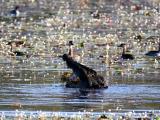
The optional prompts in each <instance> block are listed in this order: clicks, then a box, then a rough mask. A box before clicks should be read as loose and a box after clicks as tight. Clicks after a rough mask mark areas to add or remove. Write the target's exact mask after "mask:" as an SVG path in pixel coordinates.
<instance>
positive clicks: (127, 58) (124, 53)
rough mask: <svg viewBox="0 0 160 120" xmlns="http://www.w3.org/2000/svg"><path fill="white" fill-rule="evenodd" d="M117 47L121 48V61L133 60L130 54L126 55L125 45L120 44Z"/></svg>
mask: <svg viewBox="0 0 160 120" xmlns="http://www.w3.org/2000/svg"><path fill="white" fill-rule="evenodd" d="M118 47H122V48H123V51H122V55H121V58H122V59H125V60H133V59H134V56H133V55H132V54H129V53H126V49H127V47H126V44H124V43H122V44H120V45H119V46H118Z"/></svg>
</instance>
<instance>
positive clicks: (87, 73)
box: [62, 54, 108, 89]
mask: <svg viewBox="0 0 160 120" xmlns="http://www.w3.org/2000/svg"><path fill="white" fill-rule="evenodd" d="M62 59H63V60H64V61H65V62H66V64H67V66H68V67H69V68H71V69H72V71H73V74H74V75H75V77H77V78H79V81H76V82H72V81H69V82H67V84H66V87H74V88H81V89H87V88H89V89H98V88H107V87H108V86H107V83H106V81H105V80H104V78H103V76H100V75H98V74H97V72H96V71H95V70H93V69H91V68H89V67H87V66H84V65H82V64H80V63H78V62H76V61H75V60H74V59H72V57H70V56H69V55H67V54H64V55H63V56H62ZM76 80H77V79H76Z"/></svg>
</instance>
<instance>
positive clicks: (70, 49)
mask: <svg viewBox="0 0 160 120" xmlns="http://www.w3.org/2000/svg"><path fill="white" fill-rule="evenodd" d="M68 54H69V55H70V56H71V57H73V46H72V45H70V46H69V53H68Z"/></svg>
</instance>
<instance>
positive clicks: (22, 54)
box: [7, 41, 26, 56]
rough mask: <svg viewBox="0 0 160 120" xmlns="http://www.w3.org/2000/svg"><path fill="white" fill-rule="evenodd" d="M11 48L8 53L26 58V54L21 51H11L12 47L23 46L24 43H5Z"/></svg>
mask: <svg viewBox="0 0 160 120" xmlns="http://www.w3.org/2000/svg"><path fill="white" fill-rule="evenodd" d="M7 45H9V46H10V47H11V49H10V51H11V53H13V54H11V55H13V56H26V54H25V53H24V52H22V51H18V50H15V51H13V47H19V46H20V45H24V41H10V42H8V43H7Z"/></svg>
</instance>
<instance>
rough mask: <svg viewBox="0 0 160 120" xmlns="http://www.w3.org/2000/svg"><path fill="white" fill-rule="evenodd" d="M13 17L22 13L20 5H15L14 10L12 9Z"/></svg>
mask: <svg viewBox="0 0 160 120" xmlns="http://www.w3.org/2000/svg"><path fill="white" fill-rule="evenodd" d="M10 15H11V16H12V17H18V16H19V15H20V11H19V6H15V8H14V9H13V10H11V11H10Z"/></svg>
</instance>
